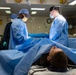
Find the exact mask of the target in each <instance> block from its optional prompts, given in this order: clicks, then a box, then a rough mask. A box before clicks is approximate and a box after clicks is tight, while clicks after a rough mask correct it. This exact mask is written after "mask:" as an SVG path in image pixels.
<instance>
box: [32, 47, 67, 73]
mask: <svg viewBox="0 0 76 75" xmlns="http://www.w3.org/2000/svg"><path fill="white" fill-rule="evenodd" d="M33 65H39V66H44V67H47V68H48V70H50V71H55V72H66V71H68V68H67V67H68V58H67V56H66V55H65V53H64V52H63V51H62V50H61V49H60V48H57V47H55V46H53V47H52V48H51V49H50V52H49V53H47V54H43V55H42V56H41V57H40V58H39V59H38V60H37V61H36V62H34V63H33Z"/></svg>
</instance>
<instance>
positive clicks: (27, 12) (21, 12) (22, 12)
mask: <svg viewBox="0 0 76 75" xmlns="http://www.w3.org/2000/svg"><path fill="white" fill-rule="evenodd" d="M19 14H27V15H28V16H29V11H28V10H27V9H21V10H20V11H19Z"/></svg>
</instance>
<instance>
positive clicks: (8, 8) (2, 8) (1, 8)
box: [0, 7, 11, 9]
mask: <svg viewBox="0 0 76 75" xmlns="http://www.w3.org/2000/svg"><path fill="white" fill-rule="evenodd" d="M0 9H11V8H10V7H0Z"/></svg>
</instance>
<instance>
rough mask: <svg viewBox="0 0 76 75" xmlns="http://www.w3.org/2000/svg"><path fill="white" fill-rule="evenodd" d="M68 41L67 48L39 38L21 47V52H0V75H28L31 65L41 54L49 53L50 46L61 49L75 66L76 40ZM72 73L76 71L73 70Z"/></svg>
mask: <svg viewBox="0 0 76 75" xmlns="http://www.w3.org/2000/svg"><path fill="white" fill-rule="evenodd" d="M37 40H38V41H37ZM69 40H70V41H69V44H68V45H69V46H68V47H65V46H63V45H61V44H59V43H57V42H55V41H52V40H49V39H48V38H42V39H41V38H40V39H33V40H32V41H31V42H30V44H29V45H26V46H25V45H24V46H22V47H25V48H24V50H23V51H19V50H2V51H0V75H28V71H29V70H30V68H31V65H32V63H33V62H35V61H36V60H37V59H38V58H40V57H41V55H42V54H45V53H47V52H49V50H50V48H51V47H52V46H57V47H58V48H61V49H62V50H63V52H64V53H65V54H66V55H67V56H68V58H69V59H70V60H72V61H73V62H74V63H75V64H76V46H75V45H76V42H75V41H76V39H73V38H71V39H69ZM35 41H36V42H35ZM70 42H71V43H70ZM72 46H73V47H74V48H73V47H72ZM74 72H76V71H75V70H74ZM48 73H49V72H48ZM49 74H50V73H49ZM36 75H38V74H36ZM47 75H48V74H47ZM52 75H53V74H52ZM58 75H59V74H58ZM73 75H74V74H73Z"/></svg>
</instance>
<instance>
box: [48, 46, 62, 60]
mask: <svg viewBox="0 0 76 75" xmlns="http://www.w3.org/2000/svg"><path fill="white" fill-rule="evenodd" d="M60 51H62V50H61V49H60V48H57V47H55V46H53V47H52V48H51V49H50V52H49V55H48V57H47V60H48V61H49V60H50V59H51V57H52V56H53V55H54V54H55V53H57V52H60Z"/></svg>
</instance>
